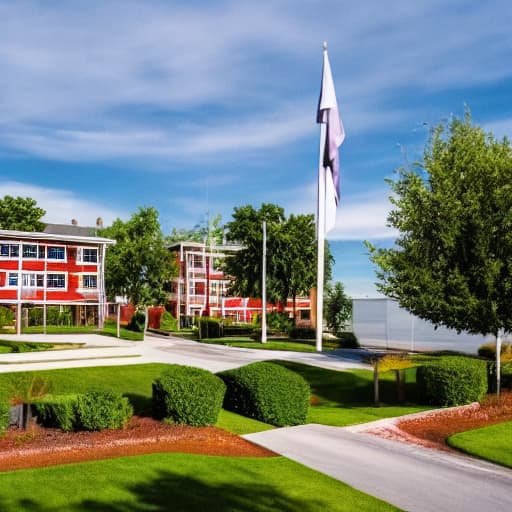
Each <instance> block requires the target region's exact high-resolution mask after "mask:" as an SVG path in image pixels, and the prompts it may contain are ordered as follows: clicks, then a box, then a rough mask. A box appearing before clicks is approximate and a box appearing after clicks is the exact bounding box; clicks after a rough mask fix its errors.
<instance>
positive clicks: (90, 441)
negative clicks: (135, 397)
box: [0, 416, 275, 471]
mask: <svg viewBox="0 0 512 512" xmlns="http://www.w3.org/2000/svg"><path fill="white" fill-rule="evenodd" d="M162 452H181V453H197V454H205V455H226V456H229V457H271V456H274V455H275V454H274V453H273V452H270V451H269V450H266V449H264V448H261V447H259V446H257V445H255V444H253V443H251V442H249V441H246V440H245V439H242V438H241V437H239V436H237V435H235V434H231V433H229V432H226V431H225V430H221V429H218V428H215V427H186V426H171V425H167V424H165V423H163V422H160V421H156V420H153V419H151V418H143V417H138V416H134V417H133V418H132V419H131V420H130V422H129V424H128V426H127V427H126V428H125V429H123V430H103V431H101V432H62V431H60V430H58V429H45V428H42V427H40V426H39V425H31V426H30V427H29V429H28V430H27V431H24V430H19V429H10V430H8V431H7V433H6V434H5V435H4V436H3V437H0V471H11V470H14V469H24V468H33V467H43V466H52V465H57V464H66V463H71V462H82V461H87V460H98V459H107V458H113V457H125V456H129V455H143V454H147V453H162Z"/></svg>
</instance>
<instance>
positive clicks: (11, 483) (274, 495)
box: [0, 454, 398, 512]
mask: <svg viewBox="0 0 512 512" xmlns="http://www.w3.org/2000/svg"><path fill="white" fill-rule="evenodd" d="M0 509H1V510H2V511H3V512H20V511H34V510H35V511H38V512H50V511H52V512H54V511H56V510H69V511H81V510H83V511H109V512H122V511H128V510H130V511H135V512H137V511H138V512H143V511H144V512H145V511H149V510H154V511H157V510H162V511H163V510H176V511H178V510H182V511H185V510H186V511H187V512H193V511H201V512H202V511H204V510H209V511H212V512H214V511H228V510H229V511H244V512H259V511H263V512H271V511H272V512H273V511H280V512H296V511H297V510H300V511H302V512H316V511H319V512H320V511H322V512H323V511H326V510H328V511H333V512H337V511H350V512H353V511H355V510H357V511H363V512H364V511H372V512H373V511H376V510H379V511H390V510H398V509H396V508H395V507H392V506H391V505H388V504H386V503H384V502H382V501H380V500H378V499H376V498H373V497H371V496H368V495H366V494H364V493H362V492H360V491H357V490H355V489H353V488H351V487H349V486H347V485H345V484H343V483H341V482H338V481H336V480H334V479H332V478H330V477H328V476H325V475H322V474H320V473H317V472H315V471H313V470H311V469H308V468H306V467H304V466H302V465H300V464H297V463H295V462H293V461H290V460H288V459H285V458H282V457H272V458H235V457H233V458H228V457H208V456H202V455H187V454H156V455H145V456H137V457H126V458H119V459H109V460H104V461H95V462H89V463H84V464H70V465H65V466H57V467H49V468H44V469H38V470H23V471H15V472H10V473H3V474H0Z"/></svg>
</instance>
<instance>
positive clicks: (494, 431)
mask: <svg viewBox="0 0 512 512" xmlns="http://www.w3.org/2000/svg"><path fill="white" fill-rule="evenodd" d="M511 439H512V421H508V422H505V423H499V424H498V425H492V426H490V427H484V428H479V429H476V430H468V431H467V432H461V433H460V434H455V435H453V436H450V437H449V438H448V444H449V445H450V446H452V447H454V448H457V449H458V450H462V451H463V452H466V453H469V454H470V455H475V456H476V457H480V458H481V459H486V460H490V461H491V462H496V463H497V464H501V465H503V466H507V467H509V468H512V445H511V443H510V440H511Z"/></svg>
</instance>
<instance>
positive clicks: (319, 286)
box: [316, 43, 327, 352]
mask: <svg viewBox="0 0 512 512" xmlns="http://www.w3.org/2000/svg"><path fill="white" fill-rule="evenodd" d="M324 44H325V43H324ZM324 51H326V50H325V46H324ZM326 133H327V126H326V125H325V124H324V123H321V124H320V157H319V162H318V194H317V216H316V238H317V274H316V350H317V352H322V334H323V319H324V313H323V309H324V249H325V169H324V162H323V154H324V147H325V137H326Z"/></svg>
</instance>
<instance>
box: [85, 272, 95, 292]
mask: <svg viewBox="0 0 512 512" xmlns="http://www.w3.org/2000/svg"><path fill="white" fill-rule="evenodd" d="M82 288H92V289H96V288H98V276H97V275H96V274H84V275H83V276H82Z"/></svg>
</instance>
